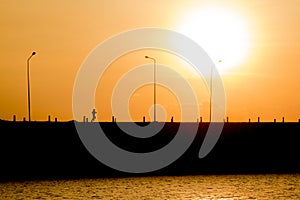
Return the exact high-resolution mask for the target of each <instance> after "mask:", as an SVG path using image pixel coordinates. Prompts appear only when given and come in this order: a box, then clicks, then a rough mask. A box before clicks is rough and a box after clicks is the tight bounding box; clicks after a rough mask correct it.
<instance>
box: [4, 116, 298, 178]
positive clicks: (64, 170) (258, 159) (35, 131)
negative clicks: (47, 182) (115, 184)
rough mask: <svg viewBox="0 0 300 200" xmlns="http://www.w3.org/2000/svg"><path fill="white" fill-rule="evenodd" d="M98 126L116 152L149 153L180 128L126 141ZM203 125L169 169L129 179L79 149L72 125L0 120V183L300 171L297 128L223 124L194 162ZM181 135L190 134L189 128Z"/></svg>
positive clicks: (112, 127) (109, 127)
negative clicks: (215, 138) (202, 155)
mask: <svg viewBox="0 0 300 200" xmlns="http://www.w3.org/2000/svg"><path fill="white" fill-rule="evenodd" d="M81 125H86V126H89V125H91V123H82V124H81ZM100 125H101V127H102V129H103V130H104V131H105V133H106V135H107V137H108V138H109V139H110V140H111V141H112V142H114V143H115V144H116V145H118V146H119V147H121V148H123V149H126V150H128V151H132V152H149V151H154V150H157V149H160V148H162V147H163V146H165V145H166V144H168V143H169V142H170V141H171V140H172V139H173V138H174V136H175V135H176V132H177V129H178V127H179V125H180V124H179V123H166V124H165V125H164V128H163V129H162V130H161V131H160V132H159V133H158V134H157V135H155V136H153V137H151V138H147V139H139V138H135V137H132V136H128V135H127V134H125V133H123V132H122V131H121V130H120V129H119V128H118V126H117V125H116V123H100ZM140 125H142V126H144V125H147V124H145V123H140ZM208 126H209V123H199V127H198V132H197V135H196V138H195V140H194V141H193V143H192V145H191V146H190V148H189V149H188V150H187V151H186V152H185V153H184V155H183V156H181V157H180V158H179V159H178V160H177V161H175V162H174V163H172V164H171V165H169V166H168V167H166V168H163V169H161V170H158V171H156V172H152V173H147V174H130V173H124V172H119V171H116V170H114V169H111V168H109V167H107V166H105V165H103V164H102V163H100V162H99V161H98V160H97V159H95V158H94V157H93V156H92V155H91V154H90V153H89V152H88V151H87V150H86V148H85V146H84V145H83V144H82V142H81V140H80V138H79V136H78V133H77V131H76V128H75V124H74V122H73V121H71V122H30V123H29V122H10V121H0V180H2V181H5V180H25V179H26V180H27V179H58V178H85V177H89V178H96V177H122V176H137V175H142V176H147V175H183V174H241V173H242V174H245V173H246V174H247V173H299V172H300V156H299V152H300V123H225V124H224V128H223V131H222V134H221V136H220V138H219V140H218V142H217V144H216V145H215V147H214V148H213V150H212V151H211V152H210V153H209V154H208V155H207V156H206V157H205V158H202V159H199V158H198V153H199V149H200V147H201V144H202V142H203V139H204V137H205V135H206V131H207V129H208ZM185 131H186V134H189V130H188V129H187V130H185Z"/></svg>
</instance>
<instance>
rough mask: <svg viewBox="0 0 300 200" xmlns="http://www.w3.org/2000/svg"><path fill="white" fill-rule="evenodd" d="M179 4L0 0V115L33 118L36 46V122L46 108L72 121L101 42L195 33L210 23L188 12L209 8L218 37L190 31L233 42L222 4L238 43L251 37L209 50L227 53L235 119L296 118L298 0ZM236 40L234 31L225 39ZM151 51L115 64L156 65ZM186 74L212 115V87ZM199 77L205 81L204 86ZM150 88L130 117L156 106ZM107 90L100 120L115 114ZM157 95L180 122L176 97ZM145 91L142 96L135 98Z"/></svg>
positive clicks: (299, 97)
mask: <svg viewBox="0 0 300 200" xmlns="http://www.w3.org/2000/svg"><path fill="white" fill-rule="evenodd" d="M182 2H183V1H96V0H94V1H92V0H88V1H86V0H85V1H84V0H82V1H58V0H51V1H38V0H27V1H8V0H3V1H1V6H0V24H1V26H0V45H1V48H0V51H1V52H0V60H1V64H0V119H8V120H10V119H12V116H13V115H14V114H16V115H17V119H18V120H22V119H23V117H26V118H27V82H26V60H27V58H28V57H29V56H30V54H31V52H32V51H36V52H37V55H35V56H34V57H33V58H32V59H31V61H30V67H31V71H30V73H31V104H32V111H31V112H32V114H31V115H32V117H31V118H32V120H47V116H48V115H51V116H53V117H58V119H60V120H71V119H72V118H73V115H72V91H73V84H74V81H75V78H76V74H77V71H78V70H79V68H80V66H81V64H82V63H83V61H84V59H85V58H86V57H87V56H88V54H89V53H90V52H91V51H92V50H93V49H94V48H95V47H96V46H97V45H98V44H99V43H101V42H103V41H104V40H106V39H107V38H108V37H110V36H112V35H114V34H117V33H119V32H122V31H126V30H131V29H135V28H142V27H159V28H167V29H171V30H175V31H179V32H182V33H184V34H187V35H188V34H189V32H186V30H187V29H185V28H184V27H185V26H184V25H187V24H191V25H190V27H189V28H190V30H189V31H190V33H191V32H192V33H197V31H199V27H203V26H201V24H200V23H202V22H201V20H200V19H192V18H188V17H187V16H189V14H190V13H196V15H194V16H196V17H197V14H198V13H199V17H200V16H201V13H210V15H209V16H210V18H209V19H207V20H205V21H206V22H208V24H209V27H203V28H204V29H205V31H208V33H210V32H209V30H210V28H212V27H219V28H220V29H212V30H216V32H217V33H215V34H211V35H210V34H207V35H201V33H203V32H201V30H200V32H199V37H200V38H199V40H198V38H195V36H193V37H194V38H193V39H195V41H197V42H198V41H199V43H201V41H215V40H216V39H217V38H214V37H218V38H219V37H220V38H221V39H222V41H226V40H227V38H226V37H227V35H226V34H227V33H228V31H229V34H230V30H232V31H237V30H238V28H239V27H235V26H233V27H230V25H229V24H228V25H226V21H225V22H222V21H220V23H219V22H218V20H219V19H222V18H224V19H226V18H225V17H223V16H222V15H221V13H223V11H224V12H225V13H229V15H230V16H233V20H234V19H238V20H240V21H242V22H243V30H244V31H246V34H247V37H241V42H245V45H242V46H237V48H238V49H237V50H234V49H232V47H233V46H236V45H237V44H243V43H240V41H238V42H231V43H229V45H227V46H225V47H224V46H223V47H221V46H220V47H219V46H218V44H219V42H218V43H216V44H215V46H212V47H211V48H212V51H215V52H218V53H219V54H216V55H217V56H219V57H220V58H218V59H222V60H223V62H222V63H221V64H218V66H217V67H219V69H220V73H221V75H222V78H223V83H224V87H225V92H226V97H227V108H226V110H227V115H228V116H229V118H230V120H231V121H248V118H251V119H252V120H256V118H257V117H258V116H260V117H261V120H262V121H273V119H274V118H277V120H281V117H283V116H285V119H286V120H287V121H296V120H298V118H300V93H299V91H300V79H299V75H300V26H299V24H300V3H299V1H298V0H288V1H274V0H262V1H259V0H257V1H238V0H229V1H214V0H212V1H184V3H182ZM220 11H222V12H220ZM217 13H219V15H220V16H216V18H214V19H216V20H212V19H211V18H212V17H211V16H213V17H214V16H215V15H218V14H217ZM194 18H195V17H194ZM227 23H228V21H227ZM230 23H231V22H230ZM223 24H225V27H224V26H222V25H223ZM231 24H233V23H231ZM226 27H229V28H228V29H230V30H227V28H226ZM193 28H195V29H193ZM225 29H226V30H225ZM188 36H191V37H192V35H188ZM222 36H226V37H222ZM196 37H197V34H196ZM205 37H210V38H205ZM237 37H238V36H237ZM237 37H236V39H238V38H237ZM231 39H233V38H230V39H228V41H229V42H230V41H231ZM242 40H243V41H242ZM244 40H247V41H244ZM209 44H211V42H210V43H209ZM209 44H208V45H209ZM230 44H232V45H230ZM246 44H247V45H246ZM200 45H201V44H200ZM203 45H204V44H203ZM220 45H221V44H220ZM204 46H205V45H204ZM204 46H203V47H204ZM231 46H232V47H231ZM227 47H228V48H227ZM214 48H215V49H214ZM208 50H209V49H208ZM242 51H245V52H246V53H245V54H244V56H243V57H242V60H240V61H239V63H236V64H235V65H234V64H231V63H230V62H229V61H230V59H234V58H235V57H236V58H237V59H238V56H239V55H238V54H239V52H242ZM144 53H145V52H140V53H139V52H137V53H135V54H132V55H128V57H127V58H126V57H124V58H121V59H119V60H117V61H116V62H115V65H124V66H128V68H124V69H129V68H130V67H134V66H133V65H141V64H147V63H151V61H150V60H145V59H144V58H143V57H142V56H143V55H144ZM147 53H152V55H155V56H156V58H159V59H158V60H159V61H158V62H159V63H160V62H161V63H164V64H167V65H171V66H172V67H174V68H178V69H177V70H178V71H179V73H185V69H186V68H185V67H184V66H185V64H183V62H182V61H180V59H178V58H170V59H168V56H169V57H170V55H164V54H163V53H161V52H147ZM226 53H229V54H231V57H229V56H228V57H227V54H226ZM138 56H139V58H137V57H138ZM213 59H216V58H215V57H213ZM175 65H176V66H175ZM230 65H231V66H230ZM111 70H112V73H114V74H115V73H116V72H117V73H120V74H121V71H118V69H117V68H114V66H113V65H112V66H111ZM186 73H187V74H186V76H185V77H186V78H187V79H188V80H189V81H190V82H191V83H192V85H193V87H195V90H197V91H198V93H197V97H198V100H199V105H200V111H202V113H201V114H200V115H201V116H203V118H204V119H205V120H208V93H207V91H206V90H205V86H203V83H202V80H201V79H200V80H196V79H194V77H193V75H192V74H190V75H188V74H189V73H191V72H186ZM105 79H107V80H106V82H105V83H103V84H107V85H110V84H113V80H112V79H113V78H112V75H111V74H109V73H107V74H106V77H105V78H104V81H105ZM198 83H200V86H199V85H198V86H197V84H198ZM100 84H102V83H100ZM103 84H102V85H100V86H99V88H100V87H102V86H103ZM201 84H202V85H201ZM147 87H148V86H147ZM147 87H145V88H141V89H140V91H138V92H137V94H136V95H134V97H133V98H132V100H131V103H130V109H131V114H132V117H133V119H141V118H142V116H143V113H144V112H147V111H148V110H149V106H151V100H149V98H152V96H151V94H152V90H151V89H152V88H151V87H148V88H147ZM199 87H200V89H199ZM109 89H110V88H109V87H105V91H106V90H107V91H106V92H107V93H105V92H104V93H103V91H101V92H100V91H99V92H98V91H97V97H96V108H97V111H98V118H99V120H104V121H108V120H110V118H111V112H110V111H109V109H106V106H104V105H109V104H110V101H109V100H108V99H109V98H107V97H103V96H109V92H108V90H109ZM158 92H160V100H159V99H158V101H160V102H159V103H161V104H163V105H165V106H166V107H168V106H169V107H168V109H167V112H168V115H167V119H168V120H169V118H170V116H173V115H174V116H175V119H177V120H178V118H180V117H179V112H178V105H177V104H176V100H175V98H174V96H172V95H171V94H170V93H168V92H167V91H163V89H162V88H161V89H159V91H158ZM98 93H99V94H98ZM139 96H143V98H138V97H139ZM158 98H159V97H158ZM148 101H149V102H148ZM172 105H173V107H172ZM88 112H90V111H88ZM87 115H91V114H90V113H87ZM145 115H146V114H145ZM194 117H195V116H193V117H192V118H194ZM195 120H196V119H195Z"/></svg>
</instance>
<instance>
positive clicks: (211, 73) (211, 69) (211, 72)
mask: <svg viewBox="0 0 300 200" xmlns="http://www.w3.org/2000/svg"><path fill="white" fill-rule="evenodd" d="M220 62H222V60H218V63H220ZM212 76H213V66H211V68H210V96H209V122H211V121H212V118H211V107H212V91H213V89H212V87H213V86H212Z"/></svg>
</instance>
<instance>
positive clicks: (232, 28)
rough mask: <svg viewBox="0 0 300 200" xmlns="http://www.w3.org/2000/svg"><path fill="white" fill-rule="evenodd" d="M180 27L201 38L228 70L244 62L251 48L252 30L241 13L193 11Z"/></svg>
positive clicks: (215, 60) (216, 10) (213, 55)
mask: <svg viewBox="0 0 300 200" xmlns="http://www.w3.org/2000/svg"><path fill="white" fill-rule="evenodd" d="M179 31H180V32H181V33H183V34H184V35H186V36H188V37H189V38H191V39H192V40H194V41H195V42H197V43H198V44H199V45H200V46H201V47H202V48H203V49H204V50H205V51H206V52H207V53H208V55H209V56H210V57H211V59H212V60H213V61H214V62H215V63H218V61H219V60H222V63H221V64H217V67H218V65H219V66H220V67H218V68H219V71H221V72H226V71H230V70H232V69H233V68H236V67H239V66H241V64H242V63H243V62H244V61H245V59H246V57H247V55H248V50H249V41H250V39H249V35H250V34H249V30H248V26H247V23H246V20H245V19H243V17H242V16H241V15H238V14H236V13H234V12H232V11H229V10H224V9H216V8H214V9H205V10H199V11H192V12H189V13H188V14H186V15H185V16H183V17H182V20H181V22H180V27H179Z"/></svg>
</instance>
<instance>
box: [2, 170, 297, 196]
mask: <svg viewBox="0 0 300 200" xmlns="http://www.w3.org/2000/svg"><path fill="white" fill-rule="evenodd" d="M273 198H276V199H300V174H295V175H294V174H292V175H205V176H203V175H202V176H174V177H170V176H165V177H164V176H157V177H140V178H103V179H80V180H51V181H25V182H8V183H0V199H136V200H137V199H192V200H211V199H222V200H223V199H226V200H228V199H273Z"/></svg>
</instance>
